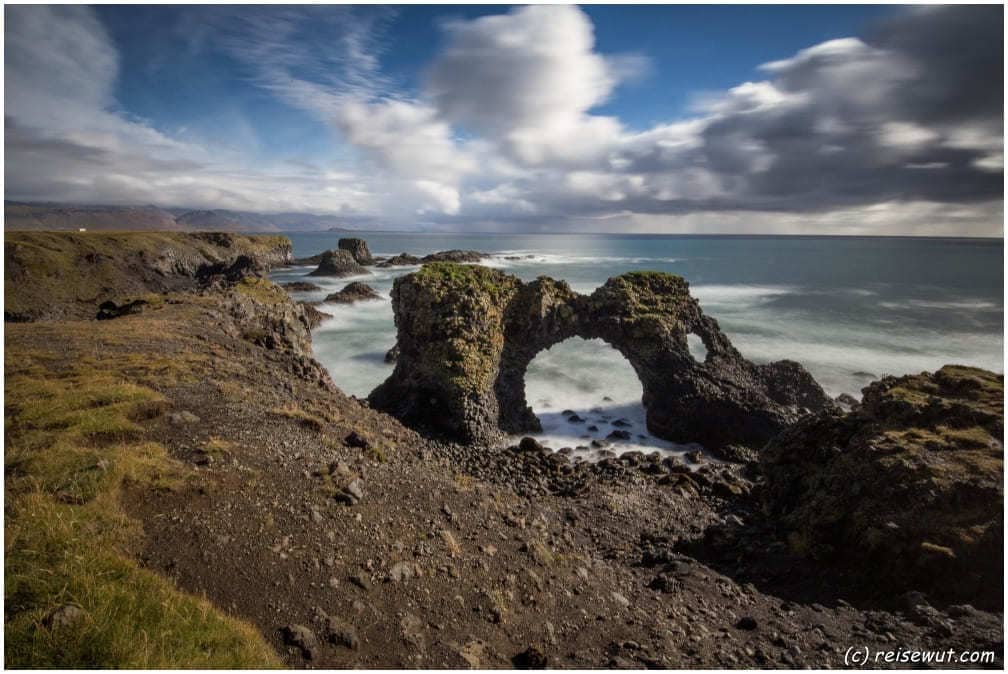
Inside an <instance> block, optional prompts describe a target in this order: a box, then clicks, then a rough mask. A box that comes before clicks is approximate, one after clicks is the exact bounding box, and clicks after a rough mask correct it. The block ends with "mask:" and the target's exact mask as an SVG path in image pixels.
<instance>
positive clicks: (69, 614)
mask: <svg viewBox="0 0 1008 674" xmlns="http://www.w3.org/2000/svg"><path fill="white" fill-rule="evenodd" d="M86 617H87V613H86V612H85V611H84V609H82V608H81V607H80V606H77V605H76V604H63V605H62V606H57V607H56V608H54V609H53V610H52V611H50V612H49V613H48V615H46V617H45V618H43V619H42V624H43V625H44V626H45V627H46V628H48V629H50V630H52V631H57V630H61V629H65V628H68V627H73V626H74V625H76V624H77V623H79V622H80V621H81V620H83V619H84V618H86Z"/></svg>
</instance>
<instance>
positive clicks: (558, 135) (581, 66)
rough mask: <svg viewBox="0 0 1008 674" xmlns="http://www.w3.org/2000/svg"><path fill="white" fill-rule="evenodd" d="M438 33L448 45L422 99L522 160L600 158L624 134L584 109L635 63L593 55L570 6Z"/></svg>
mask: <svg viewBox="0 0 1008 674" xmlns="http://www.w3.org/2000/svg"><path fill="white" fill-rule="evenodd" d="M445 30H446V32H447V35H448V46H447V47H446V48H445V50H444V51H443V53H442V54H441V55H440V56H439V57H438V58H437V59H436V60H435V62H434V63H433V64H432V66H431V68H430V71H429V73H428V77H427V85H426V95H427V97H428V98H429V99H430V100H431V102H432V103H433V104H434V105H435V106H436V107H437V109H438V110H439V111H440V112H441V113H442V114H443V115H444V117H445V118H446V119H448V120H450V121H451V122H453V123H455V124H459V125H461V126H463V127H465V128H467V129H471V130H473V131H477V132H480V133H482V134H485V135H487V136H489V137H490V138H493V139H494V140H499V141H501V142H502V143H503V145H504V148H505V149H506V150H510V151H511V152H512V153H513V154H515V155H516V156H517V157H518V158H519V159H520V160H522V161H524V162H526V163H529V164H540V163H545V162H549V161H564V160H574V161H584V160H588V159H591V158H594V157H597V156H598V155H599V154H600V153H601V152H604V151H605V150H606V149H607V147H608V145H609V143H611V142H612V141H613V140H614V139H615V138H616V137H618V136H619V134H620V133H621V132H622V126H621V124H620V123H619V121H618V120H617V119H615V118H613V117H605V116H599V115H590V114H588V113H589V111H590V110H591V109H592V108H594V107H596V106H598V105H600V104H602V103H604V102H605V101H606V100H607V99H608V98H609V96H610V95H611V94H612V92H613V89H614V88H615V87H616V85H617V84H618V83H619V81H620V79H621V78H626V77H628V76H631V75H632V74H633V73H634V72H635V71H636V70H637V69H638V68H639V67H642V64H641V63H639V62H638V60H635V59H634V58H633V57H629V56H623V57H621V58H618V59H612V58H606V57H603V56H602V55H600V54H598V53H597V52H596V51H595V50H594V47H595V36H594V28H593V26H592V24H591V21H590V20H589V19H588V17H587V16H586V15H585V14H584V13H583V12H582V11H581V10H580V9H578V8H577V7H573V6H569V5H536V6H531V7H523V8H520V9H516V10H513V11H511V12H509V13H507V14H502V15H495V16H485V17H480V18H478V19H474V20H472V21H454V22H450V23H448V24H446V26H445Z"/></svg>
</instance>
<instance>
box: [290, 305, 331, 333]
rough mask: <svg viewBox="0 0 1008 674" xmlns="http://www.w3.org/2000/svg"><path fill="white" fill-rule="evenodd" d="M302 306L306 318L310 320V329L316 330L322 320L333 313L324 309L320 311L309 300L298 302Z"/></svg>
mask: <svg viewBox="0 0 1008 674" xmlns="http://www.w3.org/2000/svg"><path fill="white" fill-rule="evenodd" d="M298 304H299V305H300V306H301V308H303V309H304V315H305V320H306V321H308V329H309V330H314V329H315V328H317V327H318V326H319V325H320V324H321V323H322V321H324V320H325V319H327V318H332V314H327V313H326V312H324V311H319V310H318V309H316V308H315V306H314V305H312V304H309V303H307V302H298Z"/></svg>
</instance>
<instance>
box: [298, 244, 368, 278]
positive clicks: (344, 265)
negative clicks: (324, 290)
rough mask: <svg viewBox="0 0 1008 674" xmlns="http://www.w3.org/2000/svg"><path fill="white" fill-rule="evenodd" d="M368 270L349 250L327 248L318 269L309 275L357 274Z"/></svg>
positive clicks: (365, 272)
mask: <svg viewBox="0 0 1008 674" xmlns="http://www.w3.org/2000/svg"><path fill="white" fill-rule="evenodd" d="M367 273H368V271H367V269H365V268H364V267H362V266H360V265H359V264H358V263H357V260H355V259H354V258H353V255H351V254H350V253H349V252H348V251H345V250H327V251H326V252H324V253H322V258H321V259H320V260H319V266H318V269H316V270H315V271H313V272H309V274H308V275H309V276H357V275H359V274H367Z"/></svg>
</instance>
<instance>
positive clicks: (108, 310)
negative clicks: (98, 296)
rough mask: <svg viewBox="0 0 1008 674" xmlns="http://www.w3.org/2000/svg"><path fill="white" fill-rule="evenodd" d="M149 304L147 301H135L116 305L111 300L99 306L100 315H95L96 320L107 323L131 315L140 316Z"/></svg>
mask: <svg viewBox="0 0 1008 674" xmlns="http://www.w3.org/2000/svg"><path fill="white" fill-rule="evenodd" d="M147 304H148V303H147V300H133V301H132V302H124V303H123V304H116V303H115V302H113V301H111V300H109V301H108V302H102V303H101V304H99V305H98V313H97V315H95V318H96V319H98V320H99V321H107V320H111V319H113V318H120V317H122V316H129V315H131V314H139V313H142V312H143V310H144V308H145V307H146V306H147Z"/></svg>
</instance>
